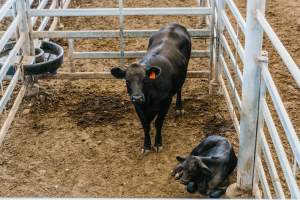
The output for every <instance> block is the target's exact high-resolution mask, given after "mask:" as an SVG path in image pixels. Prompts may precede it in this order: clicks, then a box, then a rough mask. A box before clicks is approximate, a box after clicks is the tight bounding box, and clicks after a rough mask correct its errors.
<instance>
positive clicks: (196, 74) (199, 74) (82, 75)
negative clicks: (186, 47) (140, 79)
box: [38, 70, 209, 80]
mask: <svg viewBox="0 0 300 200" xmlns="http://www.w3.org/2000/svg"><path fill="white" fill-rule="evenodd" d="M208 76H209V71H206V70H205V71H188V72H187V78H205V79H207V78H208ZM38 77H39V78H44V79H70V80H78V79H114V77H113V76H112V75H111V74H110V72H75V73H69V72H60V73H57V74H55V75H39V76H38Z"/></svg>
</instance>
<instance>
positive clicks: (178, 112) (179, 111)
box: [176, 109, 185, 117]
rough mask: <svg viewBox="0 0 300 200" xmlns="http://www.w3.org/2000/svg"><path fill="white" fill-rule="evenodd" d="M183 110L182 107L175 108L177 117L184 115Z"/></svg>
mask: <svg viewBox="0 0 300 200" xmlns="http://www.w3.org/2000/svg"><path fill="white" fill-rule="evenodd" d="M184 113H185V111H184V110H183V109H182V110H176V117H179V116H182V115H184Z"/></svg>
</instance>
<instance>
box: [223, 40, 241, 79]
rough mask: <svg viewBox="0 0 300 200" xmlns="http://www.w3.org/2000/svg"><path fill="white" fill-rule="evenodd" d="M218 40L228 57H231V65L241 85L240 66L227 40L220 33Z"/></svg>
mask: <svg viewBox="0 0 300 200" xmlns="http://www.w3.org/2000/svg"><path fill="white" fill-rule="evenodd" d="M220 41H221V43H222V46H223V47H224V49H225V51H226V52H227V54H228V56H229V58H230V59H231V62H232V65H233V67H234V70H235V71H236V72H237V77H238V79H239V81H240V84H241V85H242V83H243V75H242V72H241V70H240V68H239V66H238V64H237V61H236V59H235V57H234V55H233V52H232V50H231V49H230V46H229V44H228V42H227V40H226V38H225V36H224V35H223V34H221V36H220Z"/></svg>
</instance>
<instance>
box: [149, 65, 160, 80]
mask: <svg viewBox="0 0 300 200" xmlns="http://www.w3.org/2000/svg"><path fill="white" fill-rule="evenodd" d="M160 73H161V69H160V68H159V67H149V68H148V69H147V70H146V75H147V76H148V77H149V79H152V80H155V79H157V78H158V77H159V75H160Z"/></svg>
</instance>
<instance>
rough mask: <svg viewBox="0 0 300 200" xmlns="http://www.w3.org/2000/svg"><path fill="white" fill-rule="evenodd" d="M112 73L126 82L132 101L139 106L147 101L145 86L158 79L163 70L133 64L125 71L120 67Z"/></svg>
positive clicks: (115, 68)
mask: <svg viewBox="0 0 300 200" xmlns="http://www.w3.org/2000/svg"><path fill="white" fill-rule="evenodd" d="M110 72H111V74H112V75H113V76H114V77H116V78H118V79H125V80H126V85H127V91H128V94H129V96H130V99H131V101H132V102H133V103H137V104H138V103H143V102H144V101H145V94H144V91H143V88H144V85H145V84H147V82H149V81H152V80H155V79H157V78H158V77H159V75H160V72H161V70H160V68H158V67H155V66H146V65H143V64H140V63H133V64H131V65H129V66H128V67H127V68H126V69H125V70H124V69H121V68H120V67H113V68H112V69H111V71H110Z"/></svg>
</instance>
